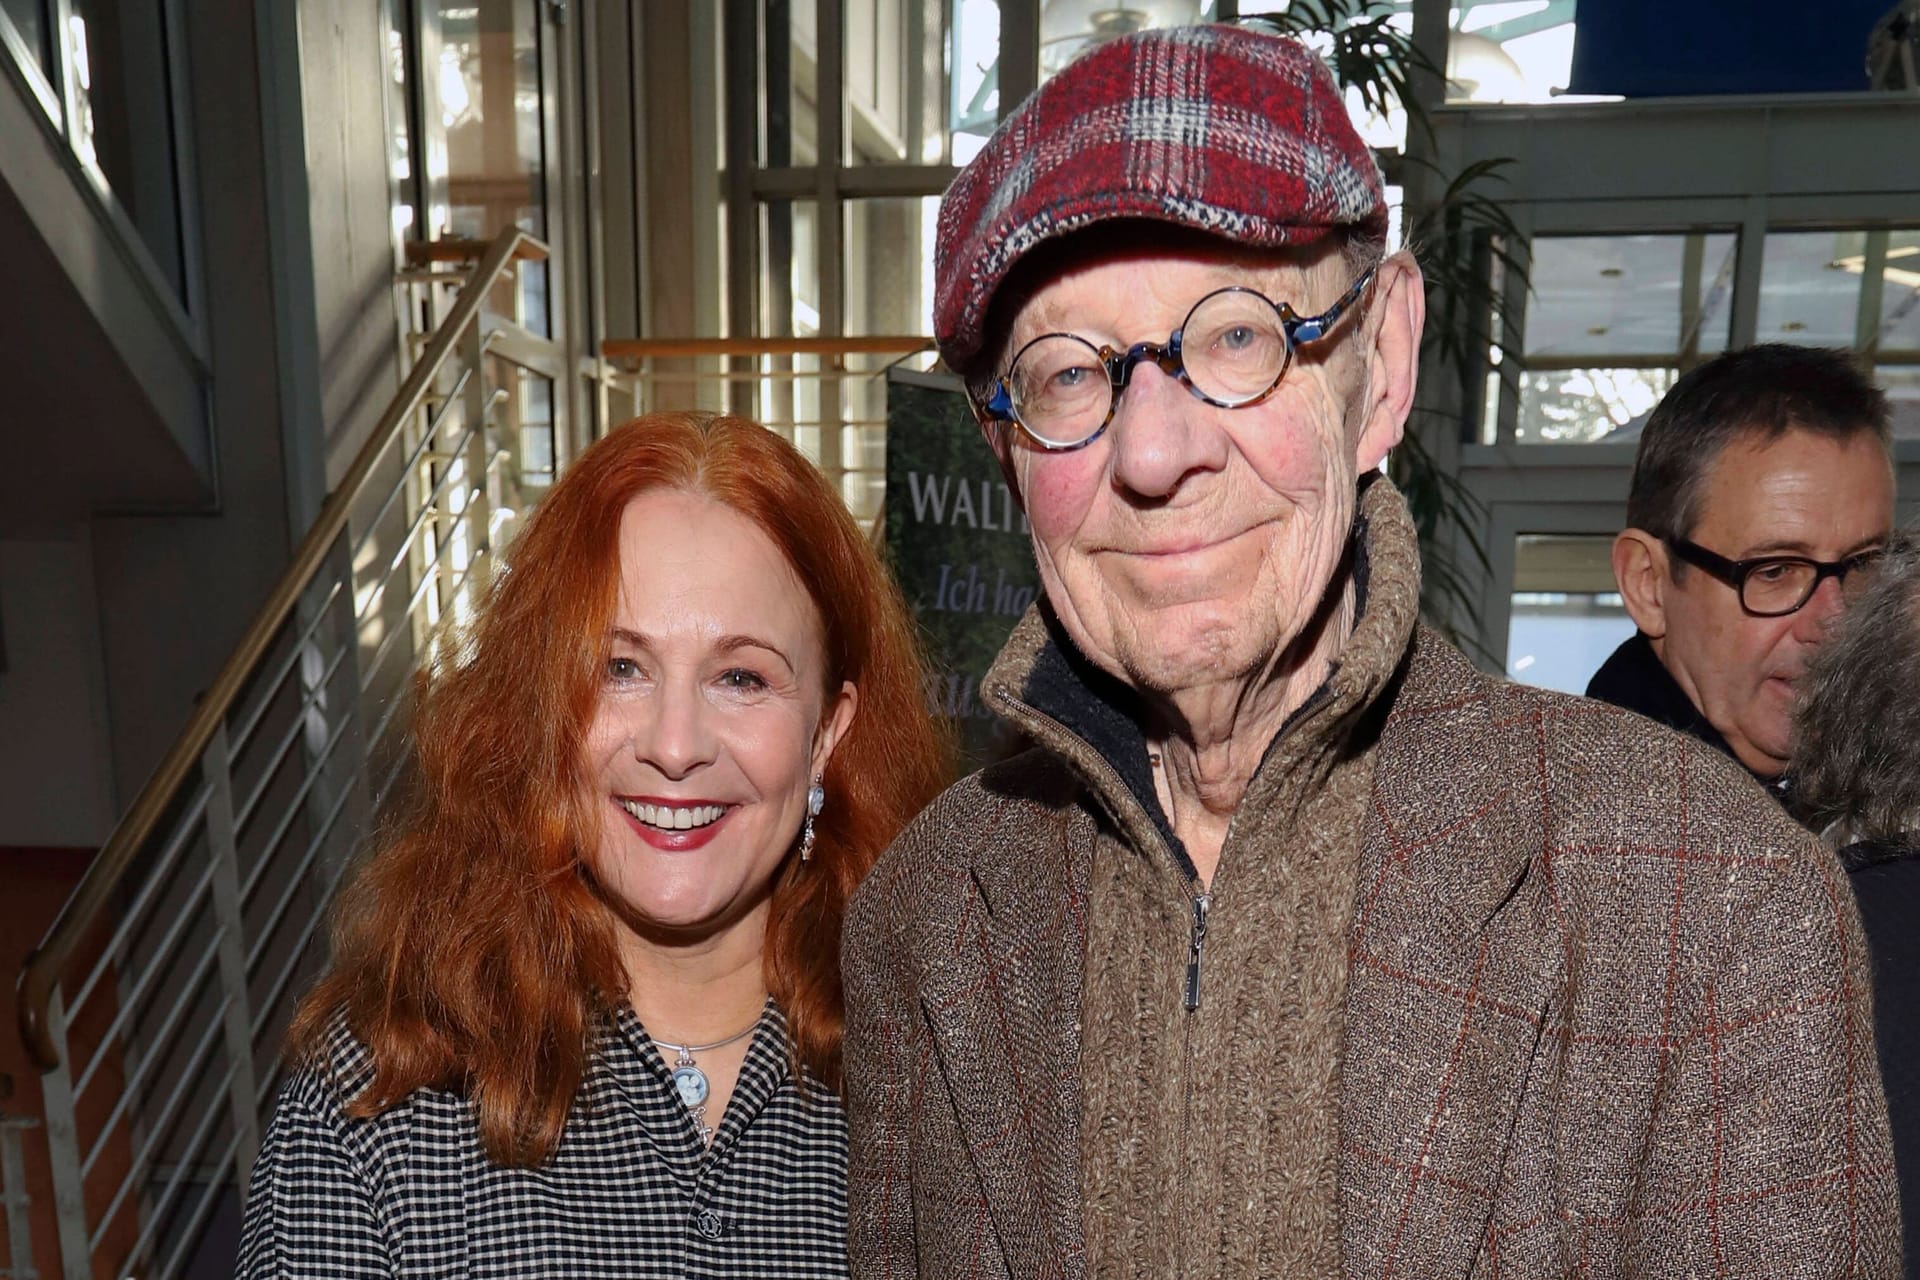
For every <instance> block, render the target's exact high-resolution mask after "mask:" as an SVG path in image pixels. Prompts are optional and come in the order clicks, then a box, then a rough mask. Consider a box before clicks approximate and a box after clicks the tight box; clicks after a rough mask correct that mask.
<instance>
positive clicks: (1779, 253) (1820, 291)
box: [1754, 231, 1867, 347]
mask: <svg viewBox="0 0 1920 1280" xmlns="http://www.w3.org/2000/svg"><path fill="white" fill-rule="evenodd" d="M1866 243H1867V236H1866V233H1865V232H1864V231H1769V232H1768V233H1767V244H1766V251H1765V254H1764V256H1763V257H1762V259H1761V264H1760V319H1759V323H1758V325H1757V326H1756V327H1755V330H1754V336H1755V340H1756V341H1758V342H1797V343H1803V344H1805V345H1807V346H1814V347H1851V346H1853V345H1855V343H1854V338H1855V335H1856V334H1857V332H1858V328H1859V319H1860V274H1861V267H1862V264H1863V263H1864V262H1865V261H1866Z"/></svg>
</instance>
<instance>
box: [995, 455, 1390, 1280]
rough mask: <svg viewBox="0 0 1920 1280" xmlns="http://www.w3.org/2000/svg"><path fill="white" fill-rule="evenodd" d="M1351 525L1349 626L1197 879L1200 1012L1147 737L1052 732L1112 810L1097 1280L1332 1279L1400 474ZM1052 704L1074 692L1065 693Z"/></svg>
mask: <svg viewBox="0 0 1920 1280" xmlns="http://www.w3.org/2000/svg"><path fill="white" fill-rule="evenodd" d="M1355 537H1356V544H1355V547H1354V549H1353V556H1352V572H1353V573H1354V575H1355V583H1356V588H1357V594H1358V597H1359V616H1358V617H1357V619H1356V622H1355V626H1354V631H1353V634H1352V636H1351V638H1350V639H1349V641H1348V643H1347V645H1346V647H1345V648H1344V649H1343V650H1342V651H1341V653H1340V654H1339V655H1338V658H1337V660H1336V665H1335V669H1334V671H1333V672H1332V674H1331V675H1330V676H1329V677H1328V679H1327V681H1326V683H1325V684H1324V685H1323V686H1322V687H1321V688H1320V689H1319V690H1318V691H1316V692H1315V693H1314V695H1313V696H1312V697H1311V698H1309V700H1308V701H1307V703H1306V704H1305V705H1304V706H1303V707H1302V708H1301V709H1300V710H1299V711H1297V712H1295V714H1294V716H1293V718H1292V719H1291V720H1290V721H1289V723H1288V724H1287V725H1286V726H1285V727H1284V728H1283V729H1282V730H1281V732H1280V733H1279V735H1278V736H1277V737H1276V738H1275V739H1274V741H1273V742H1272V743H1271V744H1270V745H1269V747H1268V749H1267V752H1266V755H1265V758H1264V759H1263V761H1262V762H1261V765H1260V767H1259V769H1258V771H1257V772H1256V774H1255V776H1254V778H1253V780H1252V782H1251V783H1250V785H1249V787H1248V789H1247V792H1246V795H1245V797H1244V798H1243V800H1242V802H1241V805H1240V808H1239V810H1238V811H1237V812H1236V814H1235V816H1234V818H1233V822H1232V824H1231V827H1230V829H1229V832H1228V836H1227V840H1226V843H1225V846H1224V848H1223V850H1222V854H1221V859H1220V863H1219V867H1218V870H1217V871H1216V873H1215V876H1214V880H1213V883H1212V885H1211V886H1210V890H1211V903H1210V906H1209V908H1208V914H1207V930H1206V936H1205V942H1204V948H1203V952H1202V964H1201V969H1200V981H1199V987H1198V997H1199V1004H1198V1007H1197V1008H1191V1009H1190V1008H1188V1007H1187V1004H1188V1001H1187V999H1186V996H1187V990H1188V968H1189V962H1190V959H1191V944H1192V937H1193V923H1194V919H1193V917H1194V906H1193V892H1194V885H1193V882H1192V881H1191V879H1190V878H1189V877H1190V872H1189V871H1188V869H1187V868H1188V866H1189V864H1188V863H1187V861H1186V859H1185V858H1184V856H1183V854H1182V853H1181V852H1180V851H1179V847H1178V842H1177V840H1176V839H1175V838H1174V837H1173V835H1172V832H1171V829H1170V826H1169V824H1168V823H1167V820H1166V817H1165V815H1164V814H1163V813H1161V812H1160V809H1159V805H1158V802H1157V800H1156V799H1154V798H1153V795H1152V791H1151V784H1150V782H1148V783H1146V784H1145V785H1144V786H1143V785H1142V781H1141V780H1142V778H1143V777H1144V776H1145V775H1144V771H1143V769H1142V768H1141V767H1140V766H1141V764H1142V763H1143V762H1142V761H1136V760H1135V759H1134V757H1135V755H1136V754H1139V755H1141V756H1144V740H1142V741H1141V742H1140V743H1139V744H1138V745H1136V744H1134V743H1131V742H1121V743H1119V744H1118V745H1116V743H1115V741H1114V737H1113V735H1112V734H1111V733H1109V736H1108V740H1106V741H1102V742H1099V743H1098V744H1097V746H1096V745H1095V744H1093V743H1090V742H1089V737H1091V736H1094V730H1093V729H1089V730H1087V732H1086V733H1085V734H1082V733H1077V732H1074V731H1073V729H1072V727H1070V726H1068V725H1062V726H1061V732H1060V734H1059V735H1057V737H1058V739H1059V740H1057V741H1055V740H1047V741H1045V745H1046V746H1048V747H1050V748H1053V749H1054V750H1056V751H1058V752H1059V753H1060V754H1061V755H1063V756H1065V757H1066V758H1068V759H1069V760H1070V761H1075V762H1077V763H1078V764H1079V766H1080V770H1081V772H1082V774H1083V776H1085V777H1086V778H1087V780H1088V783H1089V785H1090V786H1091V787H1092V788H1093V790H1094V791H1095V793H1096V794H1097V795H1098V796H1099V798H1100V800H1101V808H1102V809H1103V811H1104V813H1105V816H1106V819H1107V820H1106V821H1105V822H1104V823H1103V824H1102V830H1101V834H1100V837H1099V839H1098V841H1097V843H1096V846H1095V849H1094V852H1093V858H1092V877H1091V884H1090V889H1089V900H1088V909H1087V939H1086V947H1087V950H1086V956H1087V962H1086V971H1085V986H1084V990H1083V998H1082V1005H1081V1018H1080V1022H1081V1026H1080V1038H1081V1053H1080V1063H1081V1090H1082V1093H1081V1108H1080V1119H1081V1123H1080V1157H1081V1158H1080V1169H1081V1190H1082V1197H1083V1208H1082V1213H1083V1222H1084V1228H1085V1239H1086V1249H1087V1253H1086V1262H1087V1274H1088V1275H1090V1276H1095V1277H1136V1276H1137V1277H1154V1278H1155V1280H1160V1278H1162V1277H1168V1276H1182V1277H1189V1278H1193V1280H1200V1278H1203V1277H1222V1278H1226V1277H1232V1278H1233V1280H1242V1278H1243V1277H1253V1276H1288V1277H1294V1278H1297V1280H1306V1278H1310V1277H1329V1278H1331V1277H1335V1276H1338V1275H1339V1274H1340V1243H1339V1242H1340V1221H1339V1164H1340V1150H1339V1133H1340V1056H1341V1045H1342V1031H1343V1022H1344V1019H1343V1008H1344V1004H1345V998H1346V985H1347V949H1346V935H1347V929H1348V925H1349V923H1350V921H1351V918H1352V914H1353V909H1354V902H1355V899H1356V894H1357V886H1356V883H1355V880H1356V875H1357V871H1356V868H1357V865H1358V861H1359V856H1360V850H1361V842H1362V833H1363V828H1364V825H1365V822H1366V818H1367V813H1368V808H1369V798H1370V796H1371V794H1372V785H1373V763H1374V750H1373V748H1374V743H1375V739H1376V737H1377V733H1378V729H1379V719H1380V713H1382V712H1383V711H1384V705H1385V702H1384V700H1383V699H1382V698H1381V693H1382V691H1383V690H1384V689H1385V688H1386V687H1387V686H1388V685H1389V684H1390V683H1391V681H1392V679H1393V678H1394V674H1395V672H1396V670H1397V669H1398V666H1399V663H1400V660H1401V658H1402V657H1403V655H1404V654H1405V652H1406V650H1407V646H1408V643H1409V640H1410V638H1411V635H1412V632H1413V628H1414V623H1415V619H1416V616H1417V614H1418V605H1419V595H1420V569H1419V554H1418V545H1417V540H1416V537H1415V534H1414V530H1413V527H1412V523H1411V521H1410V519H1409V517H1408V515H1407V511H1406V506H1405V503H1404V502H1403V500H1402V499H1401V498H1400V496H1399V495H1398V494H1397V493H1395V492H1394V491H1393V489H1392V488H1391V486H1389V485H1387V484H1385V483H1384V482H1376V483H1372V484H1370V485H1369V486H1368V487H1367V489H1366V490H1365V492H1364V493H1363V495H1362V500H1361V504H1360V513H1359V519H1358V521H1357V523H1356V534H1355ZM1057 643H1062V644H1063V643H1064V641H1063V640H1061V641H1057ZM1045 665H1046V664H1045V663H1044V662H1043V663H1042V664H1041V667H1043V668H1044V667H1045ZM1072 665H1073V666H1074V667H1075V668H1076V669H1077V670H1079V671H1080V672H1081V674H1082V676H1083V679H1082V681H1081V689H1080V694H1081V696H1082V698H1083V699H1084V700H1083V701H1082V702H1081V704H1080V705H1081V707H1082V708H1083V710H1082V711H1081V712H1080V713H1079V714H1078V716H1077V718H1078V719H1080V720H1082V721H1083V722H1085V723H1088V724H1094V723H1097V722H1101V721H1102V720H1103V719H1104V723H1105V725H1106V727H1107V728H1108V729H1109V730H1111V727H1112V725H1113V724H1114V723H1115V722H1116V721H1117V720H1119V719H1120V717H1118V716H1115V715H1113V714H1106V715H1104V717H1103V716H1102V714H1100V713H1101V712H1108V713H1111V712H1114V711H1122V712H1124V706H1122V705H1119V704H1120V700H1121V698H1122V697H1123V696H1124V695H1123V693H1121V692H1116V691H1115V690H1114V689H1113V688H1111V687H1109V686H1107V685H1104V684H1103V683H1102V682H1101V681H1100V680H1099V678H1098V676H1097V675H1088V674H1086V671H1085V668H1084V666H1083V665H1082V664H1079V663H1075V664H1072ZM1039 674H1040V672H1039V671H1036V676H1037V675H1039ZM1029 691H1030V692H1031V691H1032V686H1031V685H1030V686H1029ZM1046 701H1047V702H1051V703H1055V704H1057V705H1058V706H1060V707H1061V708H1065V707H1066V706H1067V705H1068V700H1066V699H1063V698H1062V697H1061V696H1060V691H1059V690H1057V689H1056V690H1055V691H1054V694H1053V696H1050V697H1048V698H1046ZM1090 705H1091V706H1093V707H1095V708H1096V710H1095V711H1094V712H1087V711H1085V710H1084V708H1086V707H1088V706H1090ZM1051 736H1053V735H1050V737H1051Z"/></svg>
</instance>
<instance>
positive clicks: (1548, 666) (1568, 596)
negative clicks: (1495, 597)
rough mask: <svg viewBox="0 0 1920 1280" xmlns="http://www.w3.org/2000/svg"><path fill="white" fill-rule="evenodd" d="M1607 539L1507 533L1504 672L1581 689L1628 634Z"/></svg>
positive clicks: (1571, 690)
mask: <svg viewBox="0 0 1920 1280" xmlns="http://www.w3.org/2000/svg"><path fill="white" fill-rule="evenodd" d="M1612 546H1613V539H1612V538H1610V537H1607V536H1604V535H1597V536H1596V535H1585V534H1582V535H1567V534H1547V535H1542V534H1523V535H1521V536H1520V537H1519V538H1517V539H1515V540H1514V575H1513V599H1512V609H1511V613H1510V615H1509V621H1508V624H1507V674H1508V675H1509V676H1510V677H1512V678H1513V679H1515V680H1519V681H1521V682H1522V683H1525V684H1530V685H1534V686H1536V687H1538V688H1542V689H1558V690H1560V691H1561V692H1563V693H1584V692H1586V688H1587V681H1588V680H1591V679H1592V678H1593V673H1594V672H1595V671H1597V670H1599V669H1600V664H1601V663H1603V662H1605V661H1606V660H1607V655H1608V654H1610V653H1612V652H1613V650H1614V649H1615V648H1616V647H1617V646H1618V645H1619V644H1620V642H1621V641H1623V640H1625V639H1626V638H1627V637H1629V636H1631V635H1632V634H1633V630H1634V627H1633V620H1632V619H1630V618H1629V617H1627V612H1626V608H1625V606H1624V605H1622V603H1621V601H1620V595H1619V591H1618V588H1617V587H1616V585H1615V583H1614V580H1613V567H1612V564H1611V561H1610V559H1609V556H1610V554H1611V549H1612Z"/></svg>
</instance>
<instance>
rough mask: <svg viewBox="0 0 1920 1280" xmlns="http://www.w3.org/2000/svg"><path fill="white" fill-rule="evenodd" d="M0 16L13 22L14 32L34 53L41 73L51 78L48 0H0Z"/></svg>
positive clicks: (29, 50)
mask: <svg viewBox="0 0 1920 1280" xmlns="http://www.w3.org/2000/svg"><path fill="white" fill-rule="evenodd" d="M0 16H4V17H5V18H6V19H7V20H8V21H9V22H11V23H13V33H14V35H16V36H18V37H19V38H20V43H21V44H23V45H25V46H26V48H27V51H28V52H29V53H31V54H32V55H33V60H34V63H35V65H36V66H38V67H39V69H40V73H41V74H42V75H46V76H48V77H49V78H51V72H50V68H51V67H52V65H53V64H52V52H53V51H52V50H51V49H50V48H48V46H47V32H48V31H49V30H51V28H52V25H53V24H52V23H50V22H48V21H47V0H0Z"/></svg>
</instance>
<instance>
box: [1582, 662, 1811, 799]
mask: <svg viewBox="0 0 1920 1280" xmlns="http://www.w3.org/2000/svg"><path fill="white" fill-rule="evenodd" d="M1587 696H1588V697H1589V698H1598V699H1599V700H1600V701H1602V702H1607V703H1611V704H1612V705H1614V706H1616V707H1624V708H1626V709H1627V710H1628V711H1635V712H1638V713H1639V714H1641V715H1643V716H1645V717H1646V718H1647V719H1649V720H1651V721H1653V722H1654V723H1655V724H1663V725H1665V726H1667V728H1669V729H1677V730H1679V731H1680V732H1681V733H1684V734H1686V735H1687V736H1688V737H1690V738H1698V739H1699V740H1700V741H1702V742H1704V743H1706V744H1707V745H1708V746H1710V747H1712V748H1713V749H1714V750H1715V751H1718V752H1720V753H1721V754H1722V755H1724V756H1726V757H1727V758H1728V759H1730V760H1732V761H1733V762H1734V763H1736V764H1740V758H1739V757H1738V756H1736V755H1734V754H1733V748H1732V747H1730V746H1728V745H1727V740H1726V739H1725V738H1723V737H1721V736H1720V731H1719V730H1718V729H1716V728H1714V727H1713V725H1712V724H1711V723H1709V722H1708V720H1707V718H1706V717H1705V716H1703V715H1701V714H1700V708H1698V707H1696V706H1694V705H1693V699H1691V698H1689V697H1688V696H1687V691H1686V690H1685V689H1682V688H1681V687H1680V684H1679V682H1678V681H1676V680H1675V679H1674V678H1673V674H1672V673H1671V672H1670V671H1668V670H1667V668H1666V664H1664V663H1662V662H1661V661H1660V655H1659V654H1657V653H1655V652H1654V651H1653V641H1651V640H1649V639H1647V635H1646V632H1644V631H1636V632H1634V633H1633V637H1632V638H1631V639H1629V640H1627V641H1625V642H1623V643H1622V644H1621V646H1620V647H1619V648H1618V649H1615V650H1614V651H1613V653H1612V655H1611V656H1609V657H1608V658H1607V660H1606V661H1605V662H1603V663H1601V664H1600V669H1599V670H1598V671H1596V672H1594V673H1593V679H1591V680H1589V681H1588V682H1587ZM1740 767H1741V768H1743V769H1745V768H1746V766H1745V765H1744V764H1741V765H1740ZM1747 772H1748V773H1753V770H1751V769H1747ZM1753 778H1754V781H1756V782H1758V783H1759V784H1760V785H1761V786H1763V787H1765V788H1766V789H1767V794H1768V795H1771V796H1772V797H1773V798H1774V799H1775V800H1779V801H1781V802H1782V803H1784V802H1785V799H1786V785H1787V784H1786V782H1785V781H1784V780H1783V779H1781V778H1765V777H1762V776H1761V775H1759V774H1757V773H1753Z"/></svg>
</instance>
